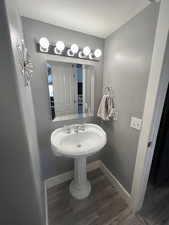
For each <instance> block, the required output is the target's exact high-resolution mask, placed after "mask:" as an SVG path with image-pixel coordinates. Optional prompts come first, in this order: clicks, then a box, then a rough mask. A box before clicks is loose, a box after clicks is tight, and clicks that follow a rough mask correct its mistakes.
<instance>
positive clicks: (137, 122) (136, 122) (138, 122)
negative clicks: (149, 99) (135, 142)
mask: <svg viewBox="0 0 169 225" xmlns="http://www.w3.org/2000/svg"><path fill="white" fill-rule="evenodd" d="M141 126H142V119H140V118H137V117H131V122H130V127H132V128H134V129H136V130H140V129H141Z"/></svg>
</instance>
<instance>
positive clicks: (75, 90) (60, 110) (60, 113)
mask: <svg viewBox="0 0 169 225" xmlns="http://www.w3.org/2000/svg"><path fill="white" fill-rule="evenodd" d="M47 68H48V89H49V97H50V112H51V117H52V120H55V121H59V120H68V119H75V118H83V117H88V116H93V114H94V74H95V71H94V67H93V66H89V65H82V64H72V63H64V62H54V61H48V62H47Z"/></svg>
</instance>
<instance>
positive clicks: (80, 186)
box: [69, 157, 91, 199]
mask: <svg viewBox="0 0 169 225" xmlns="http://www.w3.org/2000/svg"><path fill="white" fill-rule="evenodd" d="M69 190H70V193H71V195H72V196H73V197H74V198H76V199H84V198H86V197H88V196H89V194H90V191H91V185H90V182H89V181H88V180H87V170H86V157H78V158H75V159H74V179H73V181H72V182H71V183H70V186H69Z"/></svg>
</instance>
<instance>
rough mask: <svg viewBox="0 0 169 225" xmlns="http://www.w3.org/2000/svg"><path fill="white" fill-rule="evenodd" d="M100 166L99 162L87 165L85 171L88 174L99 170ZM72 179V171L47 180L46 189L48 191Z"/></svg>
mask: <svg viewBox="0 0 169 225" xmlns="http://www.w3.org/2000/svg"><path fill="white" fill-rule="evenodd" d="M100 164H101V161H100V160H97V161H93V162H91V163H88V164H87V171H88V172H90V171H92V170H95V169H98V168H100ZM72 178H73V170H71V171H68V172H66V173H62V174H59V175H57V176H55V177H51V178H48V179H46V180H45V186H46V189H49V188H51V187H53V186H55V185H58V184H61V183H64V182H65V181H68V180H70V179H72Z"/></svg>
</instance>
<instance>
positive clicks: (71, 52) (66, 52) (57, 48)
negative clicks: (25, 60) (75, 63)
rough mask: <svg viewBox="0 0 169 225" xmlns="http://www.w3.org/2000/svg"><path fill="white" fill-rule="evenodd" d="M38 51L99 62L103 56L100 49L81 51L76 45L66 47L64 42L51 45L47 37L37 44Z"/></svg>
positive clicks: (86, 48)
mask: <svg viewBox="0 0 169 225" xmlns="http://www.w3.org/2000/svg"><path fill="white" fill-rule="evenodd" d="M37 51H39V52H41V53H47V54H51V55H60V56H65V57H74V58H81V59H86V60H92V61H98V59H99V58H100V57H101V55H102V51H101V50H100V49H95V50H91V49H90V47H89V46H85V47H84V48H82V49H79V46H78V45H77V44H75V43H74V44H72V45H71V46H70V47H67V46H65V44H64V42H63V41H57V42H56V44H55V45H54V44H50V43H49V40H48V39H47V38H46V37H42V38H40V40H39V42H38V43H37Z"/></svg>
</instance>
